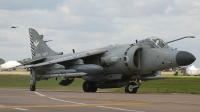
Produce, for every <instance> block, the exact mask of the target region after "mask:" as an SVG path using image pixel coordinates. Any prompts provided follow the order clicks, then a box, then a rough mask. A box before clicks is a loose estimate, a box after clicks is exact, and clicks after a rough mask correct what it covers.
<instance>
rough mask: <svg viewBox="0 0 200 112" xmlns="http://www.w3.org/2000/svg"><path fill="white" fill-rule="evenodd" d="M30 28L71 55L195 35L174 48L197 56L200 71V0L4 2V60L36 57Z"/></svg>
mask: <svg viewBox="0 0 200 112" xmlns="http://www.w3.org/2000/svg"><path fill="white" fill-rule="evenodd" d="M11 26H19V28H16V29H12V28H11ZM28 28H34V29H35V30H37V31H38V33H39V34H43V35H44V40H53V41H51V42H49V43H48V45H49V46H50V47H51V48H52V49H53V50H55V51H58V52H61V51H62V52H64V53H65V54H66V53H71V52H72V49H75V50H76V52H79V51H85V50H90V49H94V48H99V47H103V46H107V45H111V44H124V43H134V42H135V40H136V39H138V40H141V39H145V38H147V37H153V36H154V37H158V38H161V39H163V40H164V41H166V42H167V41H170V40H173V39H177V38H180V37H184V36H190V35H192V36H195V37H196V38H195V39H184V40H181V41H177V42H174V43H172V44H170V46H172V47H173V48H177V49H178V50H184V51H188V52H191V53H192V54H194V55H195V57H196V58H197V59H196V61H195V63H194V65H195V66H197V67H200V59H199V57H200V0H40V1H36V0H0V58H3V59H5V61H9V60H21V59H24V58H28V57H31V50H30V40H29V34H28Z"/></svg>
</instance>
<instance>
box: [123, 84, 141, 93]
mask: <svg viewBox="0 0 200 112" xmlns="http://www.w3.org/2000/svg"><path fill="white" fill-rule="evenodd" d="M138 88H139V85H138V84H136V83H135V82H130V83H129V84H128V85H127V86H125V92H126V93H137V90H138Z"/></svg>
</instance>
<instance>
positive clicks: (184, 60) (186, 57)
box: [176, 51, 196, 66]
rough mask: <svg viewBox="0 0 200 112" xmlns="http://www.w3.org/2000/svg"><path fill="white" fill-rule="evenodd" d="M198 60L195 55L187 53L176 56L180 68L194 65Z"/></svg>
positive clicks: (179, 53)
mask: <svg viewBox="0 0 200 112" xmlns="http://www.w3.org/2000/svg"><path fill="white" fill-rule="evenodd" d="M195 60H196V58H195V57H194V55H193V54H191V53H189V52H186V51H179V52H178V53H177V54H176V62H177V64H178V65H179V66H186V65H189V64H191V63H193V62H194V61H195Z"/></svg>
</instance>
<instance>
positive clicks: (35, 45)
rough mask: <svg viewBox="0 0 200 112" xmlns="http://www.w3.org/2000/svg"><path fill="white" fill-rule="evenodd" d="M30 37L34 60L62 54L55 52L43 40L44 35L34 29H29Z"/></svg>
mask: <svg viewBox="0 0 200 112" xmlns="http://www.w3.org/2000/svg"><path fill="white" fill-rule="evenodd" d="M29 35H30V44H31V53H32V59H34V58H45V57H47V56H54V55H61V54H62V52H60V53H58V52H55V51H53V50H52V49H51V48H50V47H49V46H48V45H47V44H46V42H45V41H44V40H43V35H39V34H38V33H37V31H35V30H34V29H32V28H29Z"/></svg>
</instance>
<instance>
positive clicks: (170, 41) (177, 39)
mask: <svg viewBox="0 0 200 112" xmlns="http://www.w3.org/2000/svg"><path fill="white" fill-rule="evenodd" d="M185 38H195V37H194V36H186V37H182V38H179V39H176V40H172V41H169V42H166V44H168V43H171V42H175V41H178V40H182V39H185Z"/></svg>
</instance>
